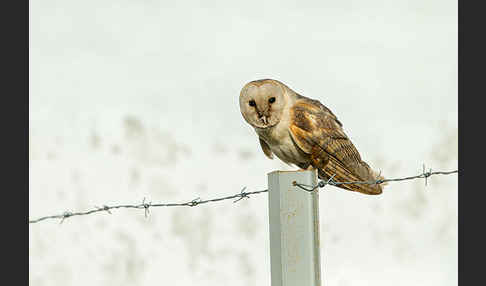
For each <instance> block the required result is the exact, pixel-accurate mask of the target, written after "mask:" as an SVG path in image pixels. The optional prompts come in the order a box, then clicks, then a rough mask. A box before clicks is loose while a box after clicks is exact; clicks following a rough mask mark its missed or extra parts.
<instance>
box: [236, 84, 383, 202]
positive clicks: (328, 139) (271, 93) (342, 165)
mask: <svg viewBox="0 0 486 286" xmlns="http://www.w3.org/2000/svg"><path fill="white" fill-rule="evenodd" d="M240 111H241V114H242V115H243V118H244V119H245V120H246V122H248V123H249V124H250V125H251V126H253V128H254V129H255V131H256V133H257V134H258V137H259V141H260V146H261V148H262V150H263V153H264V154H265V155H266V156H267V157H268V158H270V159H273V155H274V154H275V155H276V156H277V157H278V158H280V160H282V161H283V162H285V163H287V164H294V165H296V166H298V167H300V168H302V169H310V168H315V169H317V171H318V176H319V178H320V179H323V180H328V179H329V178H330V177H332V176H334V177H333V180H335V181H376V180H381V179H383V177H382V176H380V175H379V174H378V173H376V172H375V171H373V170H372V169H371V168H370V166H369V165H368V164H367V163H366V162H364V161H363V160H361V156H360V154H359V153H358V150H356V148H355V147H354V145H353V143H351V140H350V139H349V138H348V136H346V134H345V133H344V131H343V128H342V126H343V125H342V123H341V122H340V121H339V120H338V119H337V117H336V116H335V115H334V114H333V113H332V112H331V110H329V109H328V108H327V107H325V106H324V105H323V104H321V103H320V102H319V101H317V100H314V99H310V98H307V97H305V96H302V95H300V94H298V93H296V92H295V91H293V90H292V89H290V88H289V87H288V86H286V85H285V84H283V83H281V82H279V81H277V80H273V79H262V80H255V81H251V82H249V83H247V84H246V85H245V86H244V87H243V88H242V90H241V92H240ZM338 187H340V188H343V189H347V190H350V191H355V192H360V193H363V194H368V195H378V194H381V192H382V185H377V184H372V185H367V184H355V185H351V184H343V185H338Z"/></svg>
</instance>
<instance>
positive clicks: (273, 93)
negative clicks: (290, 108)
mask: <svg viewBox="0 0 486 286" xmlns="http://www.w3.org/2000/svg"><path fill="white" fill-rule="evenodd" d="M287 102H288V96H287V93H286V86H285V85H284V84H283V83H281V82H279V81H276V80H273V79H261V80H255V81H251V82H249V83H247V84H245V86H244V87H243V88H242V89H241V92H240V111H241V114H242V115H243V118H245V120H246V122H248V123H249V124H250V125H252V126H253V127H255V128H262V129H264V128H269V127H272V126H275V125H277V123H278V122H279V121H280V118H281V117H282V113H283V111H284V108H285V107H286V105H287Z"/></svg>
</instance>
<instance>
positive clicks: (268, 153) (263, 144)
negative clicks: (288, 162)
mask: <svg viewBox="0 0 486 286" xmlns="http://www.w3.org/2000/svg"><path fill="white" fill-rule="evenodd" d="M259 140H260V146H261V147H262V150H263V153H265V155H266V156H267V157H268V158H270V159H273V153H272V149H270V146H268V144H267V143H266V142H265V141H263V140H262V139H261V138H260V139H259Z"/></svg>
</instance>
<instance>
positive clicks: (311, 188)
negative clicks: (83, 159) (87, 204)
mask: <svg viewBox="0 0 486 286" xmlns="http://www.w3.org/2000/svg"><path fill="white" fill-rule="evenodd" d="M454 173H459V170H454V171H447V172H444V171H437V172H432V169H430V170H429V171H428V172H425V165H424V166H423V172H422V173H421V174H419V175H416V176H409V177H403V178H395V179H382V180H376V181H349V182H334V181H333V180H332V179H333V178H334V175H333V176H331V178H329V180H327V181H319V183H318V184H317V185H316V186H309V185H305V184H299V183H297V182H293V185H294V186H298V187H299V188H301V189H302V190H304V191H307V192H313V191H315V190H317V189H318V188H323V187H325V186H326V185H332V186H337V185H343V184H369V185H373V184H383V183H386V182H398V181H406V180H414V179H422V178H423V179H425V185H427V178H428V177H430V176H433V175H450V174H454ZM245 190H246V187H244V188H243V189H242V190H241V191H240V192H239V193H237V194H234V195H230V196H225V197H220V198H214V199H207V200H201V198H200V197H198V198H196V199H193V200H191V201H188V202H184V203H152V202H149V203H147V202H146V201H145V198H144V199H143V201H142V203H139V204H122V205H111V206H109V205H103V206H101V207H99V206H94V208H93V209H90V210H87V211H80V212H70V211H65V212H63V213H62V214H58V215H50V216H44V217H40V218H37V219H32V220H29V224H31V223H38V222H41V221H44V220H50V219H60V223H63V222H64V220H65V219H67V218H70V217H73V216H83V215H89V214H93V213H99V212H107V213H109V214H111V210H114V209H121V208H125V209H143V210H144V212H145V217H147V216H148V215H149V214H150V211H149V209H151V208H155V207H195V206H198V205H202V204H207V203H213V202H219V201H224V200H233V199H235V200H234V201H233V203H236V202H238V201H240V200H242V199H244V198H250V195H256V194H262V193H267V192H268V190H262V191H253V192H245Z"/></svg>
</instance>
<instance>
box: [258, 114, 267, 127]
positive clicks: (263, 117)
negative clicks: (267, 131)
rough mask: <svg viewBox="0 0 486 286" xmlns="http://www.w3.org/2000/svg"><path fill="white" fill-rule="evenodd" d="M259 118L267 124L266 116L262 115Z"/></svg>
mask: <svg viewBox="0 0 486 286" xmlns="http://www.w3.org/2000/svg"><path fill="white" fill-rule="evenodd" d="M260 119H261V120H262V121H263V124H265V125H267V124H268V121H267V117H266V116H265V115H263V116H262V117H260Z"/></svg>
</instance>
